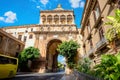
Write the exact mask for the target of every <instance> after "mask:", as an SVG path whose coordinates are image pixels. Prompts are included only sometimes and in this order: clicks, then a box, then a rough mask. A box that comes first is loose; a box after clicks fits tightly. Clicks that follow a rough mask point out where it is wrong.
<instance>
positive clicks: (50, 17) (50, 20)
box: [47, 15, 52, 24]
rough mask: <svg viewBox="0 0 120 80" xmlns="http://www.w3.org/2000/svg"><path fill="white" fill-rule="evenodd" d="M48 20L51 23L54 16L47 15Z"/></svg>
mask: <svg viewBox="0 0 120 80" xmlns="http://www.w3.org/2000/svg"><path fill="white" fill-rule="evenodd" d="M47 21H48V23H49V24H51V23H52V16H51V15H48V16H47Z"/></svg>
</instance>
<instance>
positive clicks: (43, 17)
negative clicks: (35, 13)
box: [41, 15, 46, 24]
mask: <svg viewBox="0 0 120 80" xmlns="http://www.w3.org/2000/svg"><path fill="white" fill-rule="evenodd" d="M41 17H42V23H43V24H45V22H46V16H45V15H42V16H41Z"/></svg>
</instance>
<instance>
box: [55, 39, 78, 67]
mask: <svg viewBox="0 0 120 80" xmlns="http://www.w3.org/2000/svg"><path fill="white" fill-rule="evenodd" d="M77 48H79V45H78V44H77V42H75V41H73V40H71V41H69V42H66V41H65V42H62V43H61V44H60V45H59V46H58V49H57V50H58V52H59V53H60V55H62V56H64V57H65V58H66V63H67V66H68V67H69V68H73V67H74V64H75V62H76V61H75V57H76V55H77Z"/></svg>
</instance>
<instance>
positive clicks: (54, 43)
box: [46, 39, 62, 72]
mask: <svg viewBox="0 0 120 80" xmlns="http://www.w3.org/2000/svg"><path fill="white" fill-rule="evenodd" d="M61 43H62V41H61V40H58V39H53V40H51V41H49V42H48V44H47V54H46V70H47V72H57V71H58V55H59V52H58V51H57V48H58V45H59V44H61Z"/></svg>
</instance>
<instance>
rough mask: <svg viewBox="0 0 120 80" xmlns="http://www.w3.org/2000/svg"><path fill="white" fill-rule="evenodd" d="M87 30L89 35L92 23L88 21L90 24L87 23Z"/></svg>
mask: <svg viewBox="0 0 120 80" xmlns="http://www.w3.org/2000/svg"><path fill="white" fill-rule="evenodd" d="M87 30H88V33H90V32H91V27H90V22H89V21H88V23H87Z"/></svg>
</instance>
